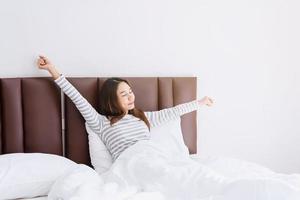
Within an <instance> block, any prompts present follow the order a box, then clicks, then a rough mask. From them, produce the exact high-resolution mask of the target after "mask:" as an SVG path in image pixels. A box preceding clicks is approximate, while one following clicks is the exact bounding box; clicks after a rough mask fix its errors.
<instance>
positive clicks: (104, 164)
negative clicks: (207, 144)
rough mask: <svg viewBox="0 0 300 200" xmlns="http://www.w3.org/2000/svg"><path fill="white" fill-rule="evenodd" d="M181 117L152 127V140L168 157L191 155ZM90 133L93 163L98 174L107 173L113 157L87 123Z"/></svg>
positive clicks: (87, 129)
mask: <svg viewBox="0 0 300 200" xmlns="http://www.w3.org/2000/svg"><path fill="white" fill-rule="evenodd" d="M180 122H181V119H180V117H178V118H176V119H174V120H172V121H169V122H167V123H164V124H162V125H160V126H156V127H151V129H150V135H151V140H153V141H154V142H155V143H157V144H158V145H160V146H161V147H162V149H164V150H165V153H166V154H168V155H179V154H180V155H187V156H188V155H189V151H188V148H187V147H186V146H185V144H184V141H183V136H182V132H181V125H180ZM85 128H86V131H87V132H88V139H89V151H90V157H91V163H92V166H93V167H94V169H95V170H96V172H97V173H98V174H102V173H104V172H106V171H107V170H108V169H109V168H110V167H111V165H112V157H111V154H110V153H109V151H108V150H107V148H106V146H105V144H104V143H103V142H102V140H101V139H100V137H99V135H98V134H96V133H94V132H93V130H92V129H91V128H90V127H89V126H88V124H87V123H85Z"/></svg>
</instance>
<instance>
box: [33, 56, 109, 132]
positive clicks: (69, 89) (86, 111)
mask: <svg viewBox="0 0 300 200" xmlns="http://www.w3.org/2000/svg"><path fill="white" fill-rule="evenodd" d="M37 65H38V67H39V68H40V69H44V70H47V71H48V72H49V73H50V74H51V75H52V78H53V79H54V81H55V83H56V84H57V85H58V86H59V87H60V88H61V89H62V91H63V92H64V93H65V94H66V95H67V96H68V97H69V98H70V99H71V100H72V102H73V103H74V104H75V106H76V107H77V109H78V110H79V112H80V113H81V115H82V116H83V118H84V119H85V121H86V122H87V124H88V125H89V126H90V128H91V129H92V130H93V131H94V132H95V133H98V134H100V132H101V129H102V127H103V121H104V118H105V117H104V116H102V115H100V114H99V113H98V112H97V111H96V110H95V109H94V107H93V106H92V105H91V104H90V103H89V102H88V101H87V100H86V99H85V98H84V97H83V96H82V95H81V94H80V93H79V92H78V90H77V89H76V88H75V87H74V86H73V85H72V84H71V83H70V82H69V81H68V80H67V79H66V78H65V76H64V75H60V74H59V72H58V71H57V69H56V68H55V66H54V65H53V64H52V63H51V62H50V60H49V59H48V58H46V57H44V56H40V58H39V59H38V61H37Z"/></svg>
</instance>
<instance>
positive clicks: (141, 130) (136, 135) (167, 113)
mask: <svg viewBox="0 0 300 200" xmlns="http://www.w3.org/2000/svg"><path fill="white" fill-rule="evenodd" d="M54 81H55V83H56V84H57V85H58V86H59V87H60V88H61V89H62V91H63V92H64V93H65V94H66V95H67V96H68V97H69V98H70V99H71V100H72V101H73V103H74V104H75V105H76V107H77V108H78V110H79V112H80V113H81V115H82V116H83V118H84V119H85V121H86V122H87V124H88V125H89V127H90V128H91V129H92V130H93V131H94V132H95V133H96V134H97V135H98V136H99V137H100V138H101V140H102V141H103V143H104V144H105V145H106V147H107V149H108V150H109V152H110V153H111V155H112V158H113V160H116V159H117V158H118V156H119V155H120V154H121V153H122V152H123V151H124V150H125V149H127V148H128V147H130V146H131V145H133V144H135V143H136V142H138V141H140V140H148V139H150V133H149V129H148V127H147V125H146V124H145V122H144V121H142V120H140V119H139V118H136V117H134V116H133V115H131V114H127V115H125V116H124V117H123V118H122V119H120V120H119V121H117V122H116V123H114V124H113V125H110V121H109V119H107V118H106V117H105V116H104V115H101V114H99V113H98V112H97V111H96V110H95V109H94V108H93V106H92V105H91V104H90V103H89V102H88V101H87V100H86V99H85V98H84V97H83V96H82V95H81V94H80V93H79V92H78V91H77V89H76V88H75V87H74V86H73V85H72V84H71V83H70V82H69V81H68V80H67V79H66V78H65V76H64V75H61V76H60V77H59V78H57V79H56V80H54ZM199 107H200V106H199V103H198V102H197V100H195V101H191V102H188V103H184V104H180V105H177V106H175V107H172V108H167V109H163V110H160V111H153V112H144V113H145V115H146V117H147V119H148V121H149V123H150V129H151V127H154V126H158V125H160V124H162V123H165V122H168V121H170V120H172V119H175V118H177V117H179V116H181V115H183V114H186V113H189V112H192V111H194V110H196V109H198V108H199Z"/></svg>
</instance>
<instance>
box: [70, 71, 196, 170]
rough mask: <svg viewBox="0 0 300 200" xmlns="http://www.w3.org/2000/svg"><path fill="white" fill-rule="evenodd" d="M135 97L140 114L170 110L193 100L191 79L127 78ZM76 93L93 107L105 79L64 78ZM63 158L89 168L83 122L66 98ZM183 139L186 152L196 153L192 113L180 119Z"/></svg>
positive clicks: (194, 124)
mask: <svg viewBox="0 0 300 200" xmlns="http://www.w3.org/2000/svg"><path fill="white" fill-rule="evenodd" d="M124 79H127V80H128V81H129V83H130V84H131V86H132V88H133V91H134V93H135V96H136V100H135V101H136V102H135V105H136V107H137V108H140V109H142V110H144V111H155V110H160V109H163V108H169V107H173V106H175V105H177V104H180V103H185V102H189V101H192V100H195V99H196V85H197V83H196V80H197V79H196V78H195V77H176V78H172V77H160V78H157V77H128V78H126V77H125V78H124ZM68 80H69V81H70V82H71V83H72V84H73V85H74V86H75V87H76V88H77V89H78V90H79V92H80V93H81V94H82V95H83V96H84V97H85V98H86V99H87V100H88V101H89V102H90V103H91V104H92V105H93V106H94V107H95V108H96V110H97V108H98V107H99V101H98V98H97V94H99V91H100V88H101V87H102V84H103V82H104V81H105V80H106V78H98V79H97V78H68ZM65 105H66V108H65V112H66V113H65V118H66V119H65V123H66V130H65V133H66V156H67V157H68V158H70V159H72V160H74V161H76V162H78V163H84V164H88V165H90V159H89V152H88V141H87V134H86V132H85V127H84V119H83V118H82V117H81V115H80V113H79V111H78V110H77V108H76V107H75V106H74V104H73V103H72V102H71V101H70V100H69V98H68V97H66V101H65ZM181 123H182V131H183V135H184V140H185V143H186V144H187V146H188V147H189V151H190V153H196V150H197V133H196V112H192V113H189V114H187V115H184V116H183V117H182V122H181Z"/></svg>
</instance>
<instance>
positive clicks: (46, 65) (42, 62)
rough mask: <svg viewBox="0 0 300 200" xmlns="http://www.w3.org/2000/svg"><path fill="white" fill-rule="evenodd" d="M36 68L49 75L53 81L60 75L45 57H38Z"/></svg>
mask: <svg viewBox="0 0 300 200" xmlns="http://www.w3.org/2000/svg"><path fill="white" fill-rule="evenodd" d="M37 66H38V67H39V68H40V69H44V70H47V71H48V72H49V73H50V74H51V75H52V78H53V79H54V80H55V79H57V78H58V77H59V76H60V74H59V72H58V71H57V69H56V68H55V66H54V65H53V64H52V63H51V61H50V60H49V59H48V58H47V57H45V56H42V55H39V58H38V60H37Z"/></svg>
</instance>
